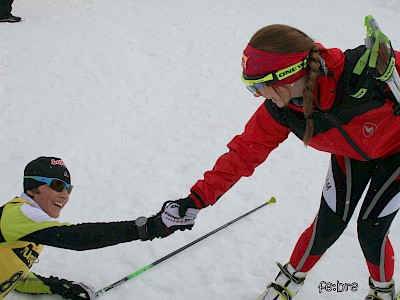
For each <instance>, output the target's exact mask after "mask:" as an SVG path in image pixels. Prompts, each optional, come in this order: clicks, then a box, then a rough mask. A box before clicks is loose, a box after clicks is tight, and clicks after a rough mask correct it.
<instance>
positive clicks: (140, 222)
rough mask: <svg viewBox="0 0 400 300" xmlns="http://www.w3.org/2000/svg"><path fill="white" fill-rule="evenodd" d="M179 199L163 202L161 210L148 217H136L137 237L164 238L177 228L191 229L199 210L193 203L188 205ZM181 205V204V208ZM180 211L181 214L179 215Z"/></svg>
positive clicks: (142, 238) (143, 238) (143, 239)
mask: <svg viewBox="0 0 400 300" xmlns="http://www.w3.org/2000/svg"><path fill="white" fill-rule="evenodd" d="M180 200H183V199H180ZM180 200H177V201H167V202H165V203H164V205H163V207H162V209H161V211H160V212H159V213H158V214H156V215H154V216H151V217H150V218H148V219H146V218H145V217H140V218H138V219H136V221H135V224H136V227H137V230H138V235H139V239H141V240H142V241H146V240H152V239H154V238H156V237H157V238H164V237H166V236H169V235H170V234H172V233H174V232H175V231H176V230H178V229H179V230H182V231H183V230H186V229H189V230H190V229H192V227H193V225H194V220H195V219H196V217H197V213H198V212H199V210H198V209H197V208H196V205H195V204H194V206H190V205H187V204H189V203H186V202H180ZM192 201H193V200H192ZM193 203H194V201H193ZM181 205H182V206H183V208H182V209H181ZM181 211H182V216H181V215H180V213H181Z"/></svg>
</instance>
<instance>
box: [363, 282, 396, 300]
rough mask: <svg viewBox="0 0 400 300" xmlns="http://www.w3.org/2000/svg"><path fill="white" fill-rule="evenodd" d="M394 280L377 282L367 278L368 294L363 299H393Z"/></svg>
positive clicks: (394, 297)
mask: <svg viewBox="0 0 400 300" xmlns="http://www.w3.org/2000/svg"><path fill="white" fill-rule="evenodd" d="M395 299H396V296H395V290H394V280H393V279H392V280H390V281H389V282H379V281H375V280H373V279H372V278H371V277H370V278H369V294H368V296H367V297H365V300H395Z"/></svg>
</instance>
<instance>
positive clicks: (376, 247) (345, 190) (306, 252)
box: [290, 153, 400, 282]
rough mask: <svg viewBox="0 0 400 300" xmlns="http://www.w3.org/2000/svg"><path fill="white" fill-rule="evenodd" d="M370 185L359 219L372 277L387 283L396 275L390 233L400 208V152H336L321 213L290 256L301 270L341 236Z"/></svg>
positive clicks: (309, 266)
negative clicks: (368, 157)
mask: <svg viewBox="0 0 400 300" xmlns="http://www.w3.org/2000/svg"><path fill="white" fill-rule="evenodd" d="M367 186H368V189H367V191H366V194H365V197H364V200H363V201H362V204H361V208H360V213H359V216H358V218H357V231H358V240H359V243H360V245H361V249H362V251H363V253H364V257H365V259H366V261H367V265H368V269H369V272H370V274H371V277H372V278H373V279H375V280H377V281H382V282H384V281H389V280H390V279H391V278H392V276H393V271H394V251H393V247H392V245H391V243H390V240H389V238H388V234H389V228H390V225H391V223H392V221H393V219H394V218H395V216H396V213H397V211H398V210H399V208H400V193H399V192H400V153H396V154H395V155H392V156H390V157H387V158H385V159H375V160H372V161H358V160H354V159H350V158H347V157H342V156H337V155H332V156H331V163H330V166H329V170H328V175H327V177H326V182H325V185H324V188H323V192H322V197H321V204H320V208H319V211H318V214H317V216H316V218H315V219H314V222H313V223H312V224H311V226H310V227H309V228H308V229H306V230H305V231H304V232H303V234H302V235H301V236H300V238H299V240H298V242H297V244H296V247H295V249H294V251H293V253H292V256H291V259H290V263H291V265H292V266H293V267H294V268H295V269H297V270H298V271H302V272H307V271H308V270H310V269H311V268H312V267H313V266H314V265H315V264H316V263H317V261H318V260H319V259H320V258H321V256H322V255H323V254H324V253H325V251H326V250H327V249H328V248H329V247H330V246H331V245H332V244H333V243H334V242H335V241H336V240H337V239H338V238H339V236H340V235H341V234H342V233H343V231H344V229H345V228H346V226H347V224H348V223H349V221H350V219H351V217H352V215H353V213H354V211H355V209H356V206H357V204H358V203H359V202H360V199H361V197H362V195H363V192H364V191H365V189H366V188H367Z"/></svg>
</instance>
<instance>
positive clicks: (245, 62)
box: [242, 54, 248, 69]
mask: <svg viewBox="0 0 400 300" xmlns="http://www.w3.org/2000/svg"><path fill="white" fill-rule="evenodd" d="M247 59H248V57H247V56H246V55H244V54H243V55H242V68H243V69H246V66H247Z"/></svg>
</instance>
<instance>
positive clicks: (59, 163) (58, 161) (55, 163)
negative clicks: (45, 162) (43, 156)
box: [50, 159, 65, 166]
mask: <svg viewBox="0 0 400 300" xmlns="http://www.w3.org/2000/svg"><path fill="white" fill-rule="evenodd" d="M50 163H51V164H52V165H53V166H55V165H60V166H65V165H64V161H63V160H62V159H59V160H55V159H51V162H50Z"/></svg>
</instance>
